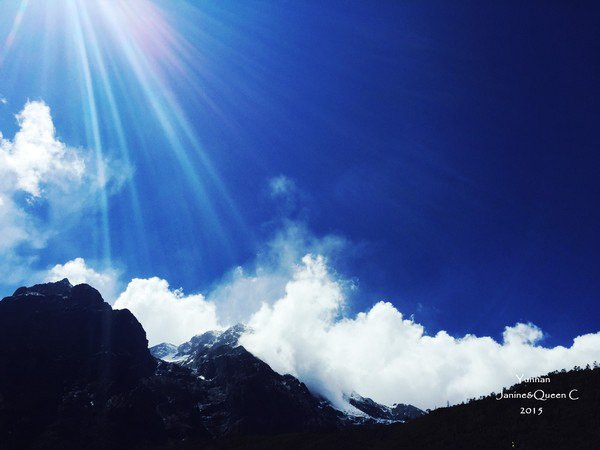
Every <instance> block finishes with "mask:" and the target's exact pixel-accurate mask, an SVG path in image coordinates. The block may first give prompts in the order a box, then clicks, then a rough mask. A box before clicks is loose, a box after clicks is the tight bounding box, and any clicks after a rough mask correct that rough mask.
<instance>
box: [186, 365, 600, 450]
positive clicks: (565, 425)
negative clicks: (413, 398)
mask: <svg viewBox="0 0 600 450" xmlns="http://www.w3.org/2000/svg"><path fill="white" fill-rule="evenodd" d="M548 377H549V378H550V382H549V383H521V384H518V385H515V386H513V387H511V388H510V389H507V390H506V391H505V392H506V393H507V394H525V395H526V394H527V393H528V392H532V393H533V392H536V391H537V392H538V394H537V395H538V396H539V395H541V394H540V393H539V390H542V391H543V392H545V393H546V394H551V393H554V394H566V395H567V398H548V399H547V400H536V399H535V398H533V399H528V398H515V397H511V398H503V399H501V400H497V399H496V398H497V394H494V393H492V394H491V395H489V396H487V397H482V398H480V399H478V400H471V401H469V402H467V403H465V404H460V405H456V406H451V407H448V408H438V409H436V410H434V411H431V412H430V413H429V414H426V415H424V416H422V417H418V418H416V419H414V420H411V421H409V422H407V423H405V424H393V425H387V426H382V425H378V426H361V427H346V428H343V429H339V430H335V431H331V432H322V433H314V432H308V433H294V434H281V435H276V436H236V437H229V438H225V439H223V440H219V441H215V442H206V441H204V442H203V448H205V449H222V450H225V449H227V450H235V449H246V448H255V449H262V450H277V449H281V448H285V449H286V450H295V449H321V448H323V449H334V448H335V449H345V450H351V449H356V450H362V449H382V450H385V449H390V450H392V449H400V448H407V449H411V450H412V449H416V450H419V449H427V450H439V449H444V450H470V449H477V450H479V449H540V450H549V449H560V450H567V449H569V450H570V449H577V450H580V449H590V450H592V449H597V448H599V443H600V368H585V369H582V368H576V369H575V370H572V371H569V372H560V373H559V372H554V373H551V374H548ZM574 389H576V390H577V392H575V393H574V394H573V397H578V400H571V399H569V398H568V393H569V392H571V391H572V390H574ZM539 408H541V412H540V409H539ZM183 448H194V447H193V445H192V443H190V446H189V447H187V446H186V447H183Z"/></svg>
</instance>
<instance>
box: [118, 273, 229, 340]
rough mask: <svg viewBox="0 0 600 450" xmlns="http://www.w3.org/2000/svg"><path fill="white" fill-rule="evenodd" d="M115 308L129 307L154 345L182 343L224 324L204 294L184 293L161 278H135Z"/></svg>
mask: <svg viewBox="0 0 600 450" xmlns="http://www.w3.org/2000/svg"><path fill="white" fill-rule="evenodd" d="M113 307H114V308H115V309H125V308H126V309H129V310H130V311H131V312H132V313H133V314H134V315H135V316H136V317H137V318H138V320H139V321H140V322H141V323H142V325H143V326H144V329H145V330H146V334H147V336H148V341H149V343H150V345H155V344H159V343H161V342H171V343H173V344H181V343H183V342H185V341H187V340H189V339H190V338H191V337H192V336H194V335H196V334H200V333H202V332H204V331H208V330H215V329H219V328H221V326H220V325H219V323H218V321H217V311H216V308H215V305H214V303H212V302H208V301H206V299H205V298H204V296H203V295H201V294H195V295H187V296H186V295H184V293H183V292H182V290H181V289H175V290H172V289H170V288H169V283H167V282H166V281H165V280H162V279H160V278H156V277H153V278H148V279H139V278H134V279H133V280H132V281H131V282H130V283H129V285H128V286H127V289H125V291H124V292H123V293H122V294H121V295H120V296H119V298H117V301H116V302H115V304H114V305H113Z"/></svg>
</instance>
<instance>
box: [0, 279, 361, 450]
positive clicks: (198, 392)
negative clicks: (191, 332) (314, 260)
mask: <svg viewBox="0 0 600 450" xmlns="http://www.w3.org/2000/svg"><path fill="white" fill-rule="evenodd" d="M242 331H243V329H242V328H241V327H232V328H231V329H229V330H226V331H225V332H215V333H205V334H204V335H201V336H197V337H194V338H192V340H191V341H190V343H188V346H187V347H186V346H184V347H181V346H179V347H178V350H181V351H184V350H186V351H187V357H186V359H185V361H183V360H182V363H181V364H174V363H169V362H165V361H160V360H157V359H156V358H154V357H153V356H152V355H151V354H150V352H149V350H148V341H147V339H146V334H145V332H144V329H143V328H142V326H141V325H140V323H139V322H138V321H137V320H136V318H135V317H134V316H133V315H132V314H131V312H129V311H128V310H113V309H112V308H111V307H110V305H108V304H107V303H105V302H104V301H103V300H102V297H101V295H100V293H99V292H98V291H96V290H95V289H94V288H92V287H91V286H88V285H86V284H80V285H77V286H72V285H71V284H70V283H69V281H68V280H66V279H65V280H62V281H59V282H56V283H47V284H40V285H35V286H32V287H22V288H19V289H17V290H16V291H15V293H14V294H13V295H12V296H9V297H6V298H4V299H3V300H2V301H0V361H2V365H0V448H10V449H12V448H41V449H53V448H61V449H70V448H77V449H81V448H87V449H96V448H97V449H105V448H147V447H150V446H170V445H172V446H175V447H179V446H180V445H182V444H183V443H184V442H189V441H190V440H191V441H197V440H200V441H203V442H213V441H214V439H216V438H220V437H223V436H233V435H241V434H250V433H252V434H276V433H286V432H307V431H326V430H337V429H342V428H344V427H347V426H348V425H351V424H352V423H353V422H352V421H349V420H348V417H347V416H346V415H344V414H343V413H341V412H340V411H337V410H335V409H334V408H332V407H331V405H330V404H329V403H328V402H327V401H325V400H324V399H321V398H319V397H317V396H314V395H313V394H312V393H311V392H310V391H309V390H308V389H307V388H306V386H305V385H304V384H303V383H301V382H300V381H298V380H297V379H296V378H294V377H292V376H291V375H280V374H278V373H276V372H274V371H273V370H272V369H271V368H270V367H269V366H268V365H267V364H265V363H264V362H263V361H261V360H259V359H258V358H256V357H255V356H253V355H252V354H250V353H249V352H248V351H246V349H244V348H243V347H241V346H238V345H237V340H238V338H239V335H240V333H241V332H242ZM172 350H173V348H172V347H170V346H163V347H162V348H161V351H162V352H164V353H165V354H167V353H168V352H169V351H172Z"/></svg>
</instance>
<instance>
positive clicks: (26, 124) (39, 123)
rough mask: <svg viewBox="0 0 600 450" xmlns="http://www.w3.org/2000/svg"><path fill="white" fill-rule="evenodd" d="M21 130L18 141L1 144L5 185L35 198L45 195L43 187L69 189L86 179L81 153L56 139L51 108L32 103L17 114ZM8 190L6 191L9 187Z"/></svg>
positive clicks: (3, 141) (4, 140) (42, 104)
mask: <svg viewBox="0 0 600 450" xmlns="http://www.w3.org/2000/svg"><path fill="white" fill-rule="evenodd" d="M17 122H18V125H19V131H18V132H17V133H16V134H15V137H14V139H13V140H12V141H11V140H8V139H2V140H1V141H0V167H1V168H2V172H3V173H2V175H3V176H4V177H5V183H6V182H7V179H8V182H9V183H11V184H13V183H14V184H13V186H14V188H16V190H21V191H23V192H25V193H27V194H30V195H31V196H32V197H40V196H41V195H42V184H51V185H59V186H61V187H62V188H63V189H66V188H67V186H68V185H69V184H70V183H78V182H79V181H81V179H82V177H83V173H84V170H85V163H84V161H83V159H82V157H81V156H80V155H79V153H78V152H77V151H76V150H75V149H72V148H69V147H67V146H66V145H65V144H64V143H62V142H60V141H59V140H58V139H57V138H56V130H55V129H54V123H53V122H52V117H51V115H50V108H49V107H48V106H47V105H46V104H44V103H43V102H28V103H27V104H26V105H25V107H24V108H23V111H21V113H19V114H17ZM5 189H6V188H5Z"/></svg>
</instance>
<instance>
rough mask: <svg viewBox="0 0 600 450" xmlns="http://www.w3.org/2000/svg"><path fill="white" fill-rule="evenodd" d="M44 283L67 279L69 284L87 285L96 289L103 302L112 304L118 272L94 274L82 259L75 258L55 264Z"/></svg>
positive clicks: (109, 270)
mask: <svg viewBox="0 0 600 450" xmlns="http://www.w3.org/2000/svg"><path fill="white" fill-rule="evenodd" d="M44 278H45V281H60V280H62V279H63V278H68V279H69V281H70V282H71V284H73V285H77V284H81V283H86V284H89V285H90V286H93V287H94V288H96V289H97V290H98V291H99V292H100V294H102V297H103V298H104V300H106V301H107V302H109V303H112V302H113V301H114V300H115V299H116V294H117V281H118V272H117V271H116V270H114V269H108V270H106V271H104V272H96V271H95V270H94V269H92V268H91V267H88V266H87V264H86V262H85V260H84V259H83V258H75V259H74V260H72V261H68V262H66V263H65V264H57V265H55V266H54V267H52V268H51V269H50V270H49V271H48V272H47V273H46V274H45V277H44Z"/></svg>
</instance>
